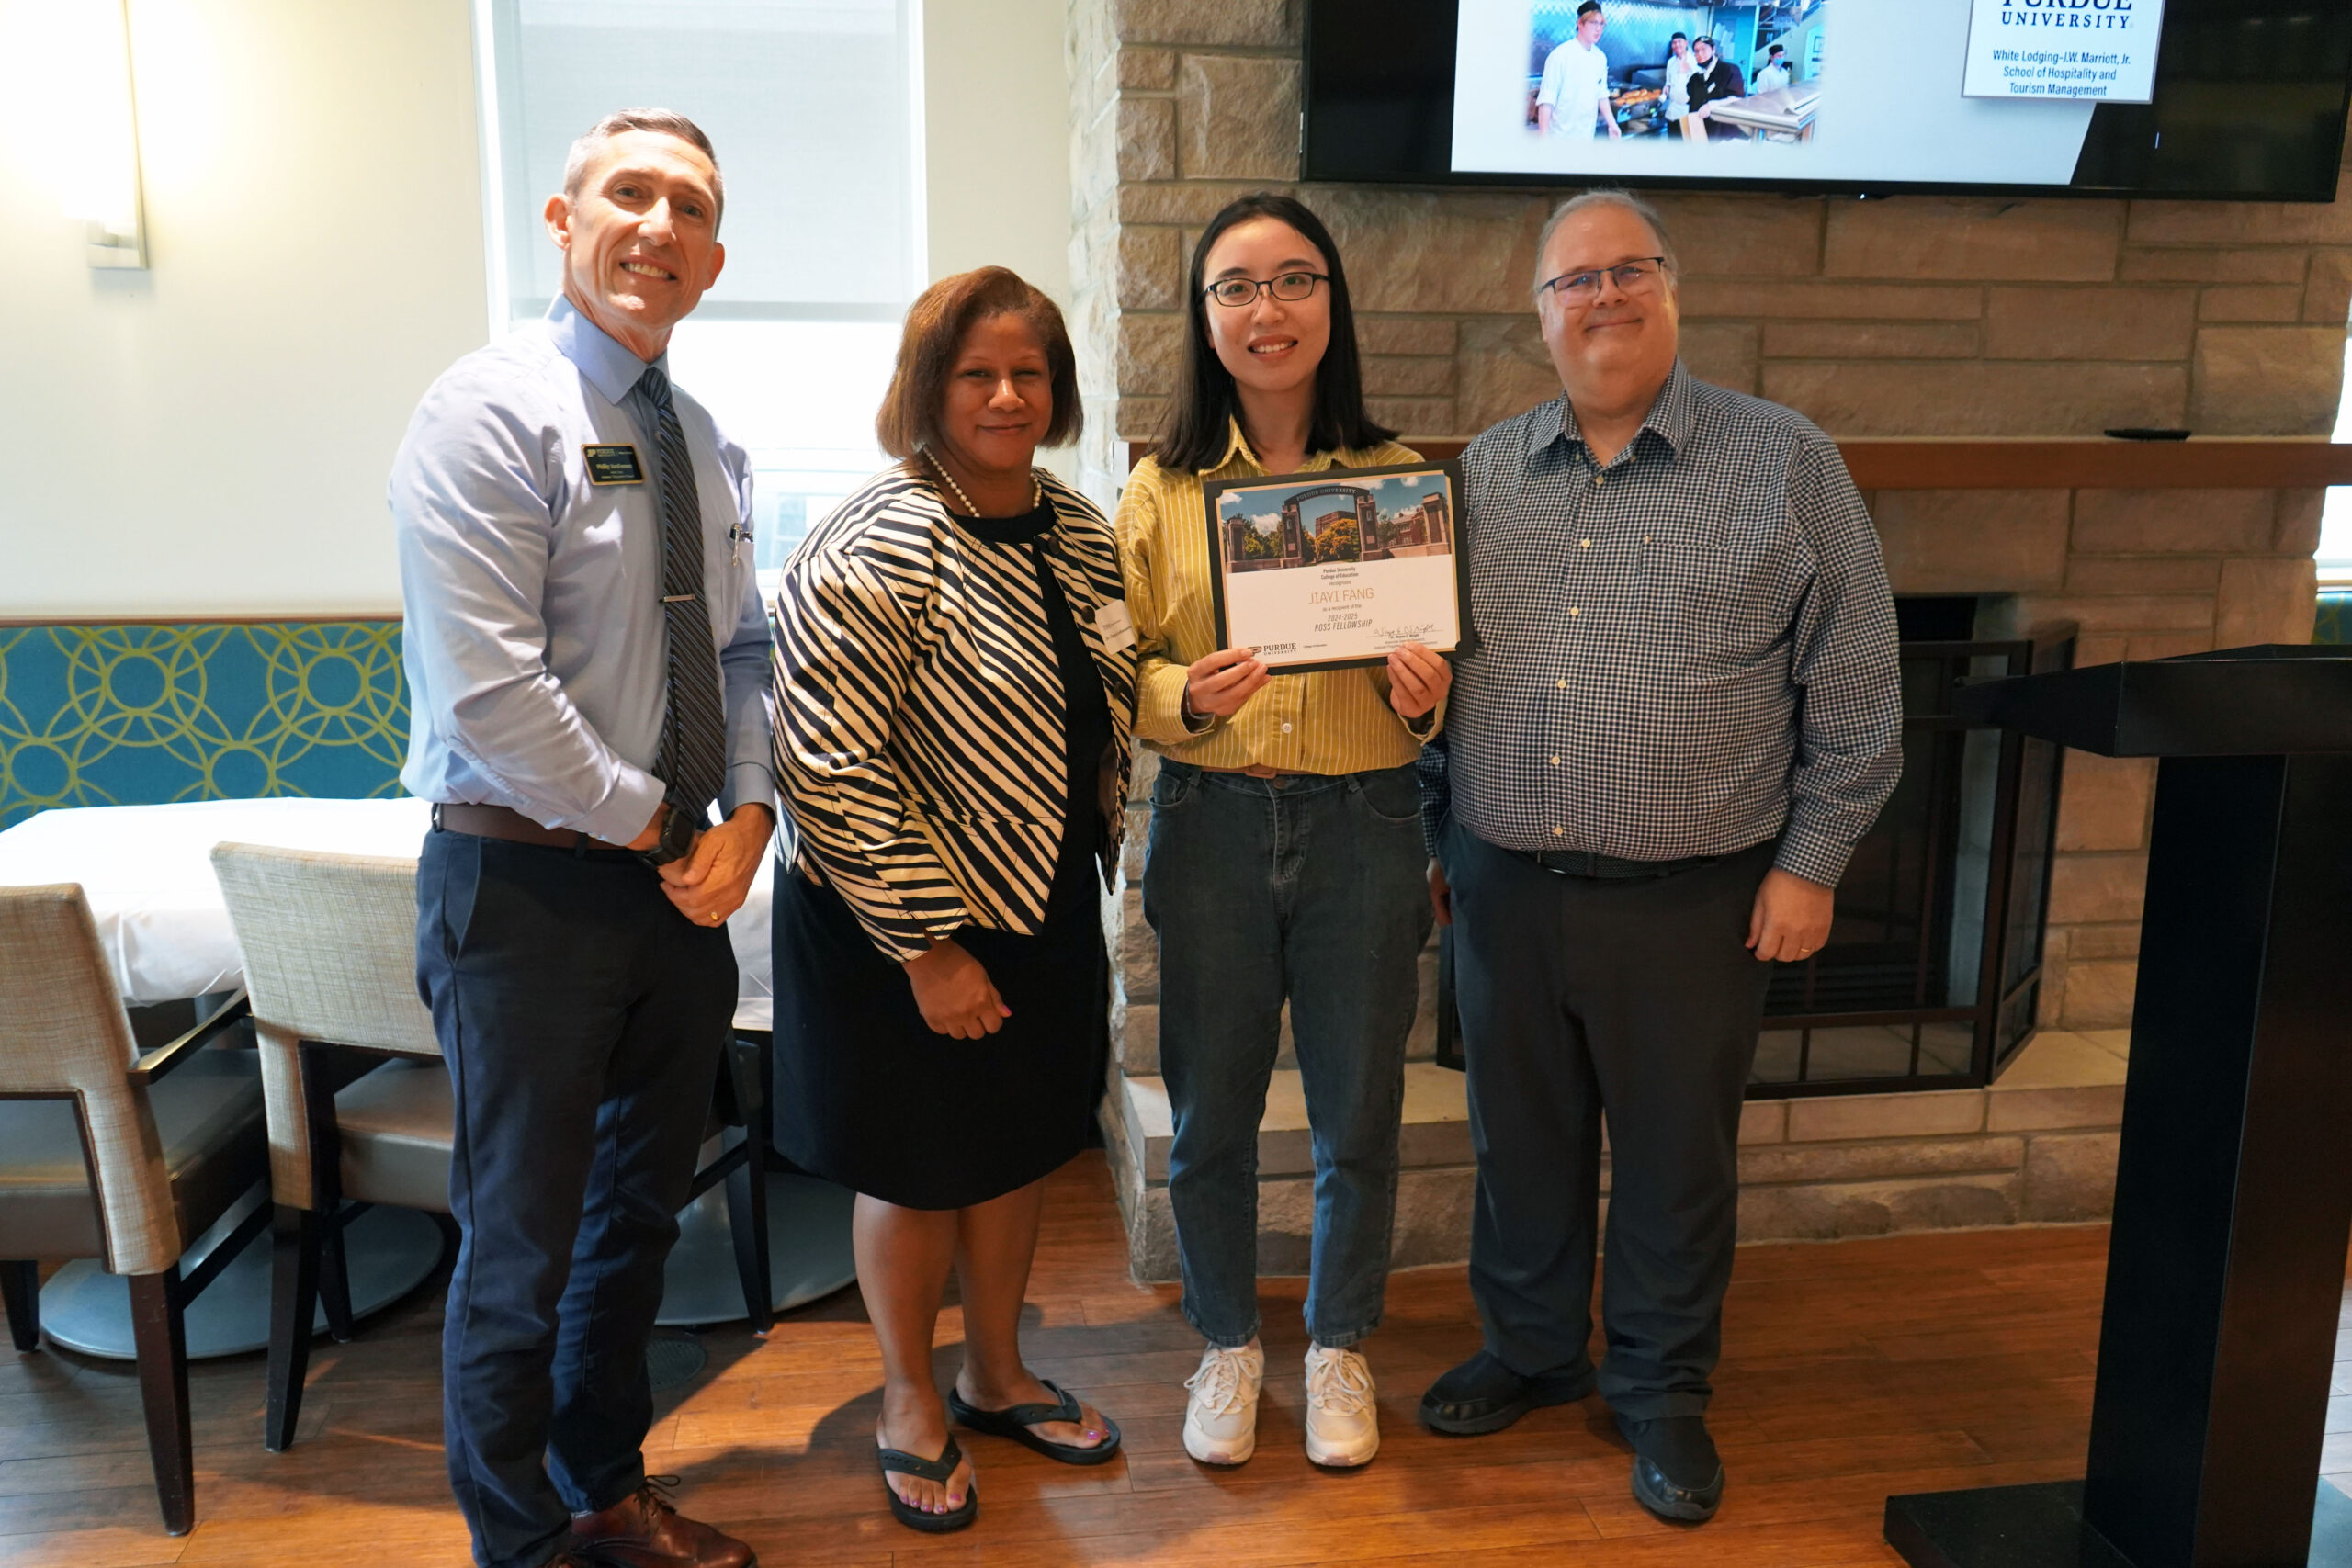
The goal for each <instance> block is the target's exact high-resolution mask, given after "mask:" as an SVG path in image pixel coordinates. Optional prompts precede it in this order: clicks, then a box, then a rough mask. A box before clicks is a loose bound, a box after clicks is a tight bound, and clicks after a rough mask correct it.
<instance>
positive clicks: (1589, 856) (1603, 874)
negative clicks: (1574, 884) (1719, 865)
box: [1511, 850, 1724, 882]
mask: <svg viewBox="0 0 2352 1568" xmlns="http://www.w3.org/2000/svg"><path fill="white" fill-rule="evenodd" d="M1511 853H1512V854H1515V855H1517V856H1518V857H1519V858H1520V859H1521V860H1523V861H1531V862H1532V863H1535V864H1536V865H1539V866H1541V867H1543V868H1544V870H1545V871H1548V872H1550V873H1551V874H1553V875H1555V876H1580V877H1584V878H1587V879H1588V880H1590V881H1594V882H1633V881H1637V880H1640V879H1641V878H1644V877H1657V876H1672V875H1674V874H1677V873H1679V872H1685V871H1695V870H1697V869H1698V868H1699V867H1701V866H1702V865H1713V864H1714V863H1715V862H1717V861H1719V860H1721V859H1723V858H1724V857H1723V856H1721V855H1690V856H1687V857H1685V858H1684V859H1681V860H1620V859H1618V858H1617V857H1616V856H1615V855H1604V854H1596V853H1594V852H1592V851H1590V850H1513V851H1511Z"/></svg>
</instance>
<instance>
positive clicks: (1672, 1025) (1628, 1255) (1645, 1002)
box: [1440, 822, 1773, 1420]
mask: <svg viewBox="0 0 2352 1568" xmlns="http://www.w3.org/2000/svg"><path fill="white" fill-rule="evenodd" d="M1440 847H1441V851H1442V853H1441V859H1442V862H1443V863H1444V866H1445V873H1446V880H1447V881H1448V883H1449V884H1450V885H1451V886H1452V888H1453V919H1454V928H1453V944H1454V945H1453V964H1454V971H1453V972H1454V990H1455V995H1456V997H1457V998H1459V1006H1460V1009H1461V1014H1462V1030H1463V1040H1464V1054H1465V1055H1466V1056H1467V1057H1468V1061H1469V1069H1470V1072H1469V1077H1470V1082H1469V1094H1470V1136H1471V1142H1472V1145H1473V1147H1474V1148H1475V1149H1476V1154H1477V1160H1478V1187H1477V1205H1476V1213H1475V1214H1474V1216H1473V1219H1472V1224H1471V1233H1470V1289H1471V1292H1472V1294H1473V1295H1474V1296H1475V1297H1476V1300H1477V1303H1478V1311H1479V1314H1480V1315H1481V1316H1482V1318H1483V1319H1484V1320H1485V1324H1486V1335H1487V1349H1488V1350H1490V1351H1492V1352H1493V1353H1494V1354H1495V1356H1496V1357H1497V1358H1498V1359H1500V1360H1501V1361H1502V1362H1503V1363H1504V1364H1505V1365H1506V1366H1509V1367H1510V1368H1511V1369H1512V1370H1513V1371H1517V1372H1520V1373H1522V1374H1524V1375H1529V1376H1532V1375H1534V1374H1536V1373H1539V1372H1545V1371H1571V1372H1574V1371H1583V1370H1585V1369H1586V1368H1588V1367H1589V1366H1590V1365H1591V1361H1590V1359H1589V1349H1588V1347H1589V1341H1590V1339H1591V1337H1592V1276H1593V1262H1594V1250H1595V1245H1594V1244H1595V1232H1596V1231H1597V1229H1598V1218H1599V1214H1598V1209H1599V1201H1600V1153H1601V1147H1600V1122H1601V1116H1602V1113H1603V1112H1604V1111H1605V1112H1606V1113H1607V1115H1608V1119H1609V1135H1610V1153H1611V1182H1610V1194H1609V1236H1608V1247H1607V1254H1606V1262H1607V1269H1606V1273H1605V1276H1604V1282H1603V1286H1602V1295H1601V1321H1602V1324H1603V1326H1604V1329H1605V1331H1606V1333H1607V1337H1608V1348H1607V1354H1606V1355H1605V1356H1604V1357H1603V1359H1602V1360H1601V1364H1600V1371H1599V1383H1600V1392H1601V1393H1602V1394H1603V1395H1604V1396H1605V1397H1606V1398H1607V1399H1608V1401H1609V1403H1610V1404H1611V1406H1612V1407H1613V1408H1614V1409H1616V1410H1617V1411H1618V1412H1619V1413H1620V1414H1621V1415H1623V1416H1627V1417H1629V1418H1632V1419H1634V1420H1648V1419H1652V1418H1655V1417H1657V1416H1695V1415H1699V1414H1701V1413H1702V1412H1703V1411H1704V1410H1705V1409H1706V1407H1707V1401H1708V1398H1709V1396H1710V1395H1711V1394H1712V1393H1713V1388H1712V1386H1711V1384H1710V1382H1709V1381H1708V1380H1709V1378H1710V1376H1711V1375H1712V1374H1713V1371H1714V1366H1715V1360H1716V1358H1717V1356H1718V1354H1719V1352H1720V1349H1721V1346H1722V1340H1723V1302H1724V1290H1725V1288H1726V1287H1727V1286H1728V1285H1729V1284H1730V1282H1731V1265H1732V1249H1733V1245H1734V1243H1735V1242H1736V1239H1737V1232H1738V1204H1739V1164H1738V1142H1739V1112H1740V1101H1741V1096H1742V1093H1743V1091H1744V1090H1745V1089H1746V1087H1747V1075H1748V1069H1749V1067H1750V1066H1752V1065H1753V1063H1754V1060H1755V1056H1756V1039H1757V1033H1758V1029H1759V1028H1760V1026H1761V1023H1762V1019H1763V1012H1764V991H1765V986H1766V983H1767V980H1768V978H1769V976H1768V970H1769V969H1770V965H1768V964H1759V963H1758V962H1757V960H1756V957H1755V955H1754V954H1753V953H1750V952H1749V951H1748V950H1747V946H1746V945H1745V944H1746V942H1747V921H1748V915H1749V911H1750V909H1751V908H1752V907H1753V906H1754V903H1755V898H1756V889H1757V886H1758V884H1759V883H1760V882H1761V881H1762V880H1763V877H1764V874H1765V872H1767V871H1768V870H1770V868H1771V863H1772V852H1773V846H1772V844H1771V843H1770V842H1767V843H1763V844H1759V845H1757V846H1755V847H1754V848H1751V849H1748V850H1745V851H1742V852H1739V853H1738V854H1735V855H1728V856H1725V857H1724V858H1723V859H1722V860H1719V861H1715V862H1713V863H1710V864H1706V865H1702V866H1699V867H1695V868H1692V869H1690V870H1686V871H1682V872H1679V873H1677V874H1673V875H1668V876H1659V877H1642V878H1630V879H1600V878H1585V877H1574V876H1560V875H1556V874H1553V873H1551V872H1549V871H1545V870H1544V869H1543V868H1542V867H1540V866H1538V865H1536V864H1534V863H1532V862H1531V861H1529V860H1526V859H1524V858H1522V857H1521V856H1519V855H1515V854H1513V853H1511V852H1509V851H1506V850H1501V849H1498V848H1496V847H1495V846H1494V845H1492V844H1490V843H1487V841H1486V840H1482V839H1480V838H1478V837H1477V836H1476V834H1474V833H1472V832H1470V831H1469V830H1468V829H1464V828H1463V827H1462V826H1461V825H1460V824H1458V823H1453V822H1449V823H1448V824H1447V826H1446V829H1445V836H1444V839H1443V840H1442V844H1441V846H1440Z"/></svg>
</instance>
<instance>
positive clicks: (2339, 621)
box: [2312, 593, 2352, 644]
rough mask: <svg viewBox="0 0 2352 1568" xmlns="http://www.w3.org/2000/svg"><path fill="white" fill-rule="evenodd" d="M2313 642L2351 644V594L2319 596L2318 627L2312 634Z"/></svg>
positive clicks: (2324, 594)
mask: <svg viewBox="0 0 2352 1568" xmlns="http://www.w3.org/2000/svg"><path fill="white" fill-rule="evenodd" d="M2312 641H2313V642H2332V643H2338V644H2342V643H2347V642H2352V593H2323V594H2321V595H2320V596H2319V626H2318V628H2317V629H2316V630H2314V631H2313V632H2312Z"/></svg>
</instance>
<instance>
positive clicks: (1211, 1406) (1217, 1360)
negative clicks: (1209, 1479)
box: [1184, 1339, 1266, 1464]
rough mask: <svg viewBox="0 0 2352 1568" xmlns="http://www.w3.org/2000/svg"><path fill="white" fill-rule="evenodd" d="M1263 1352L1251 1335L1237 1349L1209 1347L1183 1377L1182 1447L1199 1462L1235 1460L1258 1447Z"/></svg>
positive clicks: (1217, 1462)
mask: <svg viewBox="0 0 2352 1568" xmlns="http://www.w3.org/2000/svg"><path fill="white" fill-rule="evenodd" d="M1265 1376H1266V1352H1265V1351H1264V1350H1262V1349H1261V1348H1259V1345H1258V1342H1257V1341H1256V1340H1254V1339H1252V1340H1251V1341H1250V1343H1249V1344H1247V1345H1244V1346H1243V1347H1242V1348H1240V1349H1238V1350H1224V1349H1219V1348H1217V1347H1216V1346H1215V1345H1212V1346H1210V1347H1209V1348H1207V1349H1205V1350H1204V1351H1202V1352H1201V1366H1200V1370H1199V1371H1196V1372H1194V1373H1193V1375H1192V1376H1191V1377H1188V1378H1186V1379H1185V1380H1184V1386H1185V1387H1186V1388H1189V1389H1191V1390H1192V1391H1193V1397H1192V1398H1191V1399H1189V1400H1187V1401H1186V1402H1185V1404H1184V1451H1185V1452H1186V1453H1188V1454H1191V1455H1192V1456H1193V1458H1194V1459H1196V1460H1199V1461H1201V1462H1202V1463H1203V1464H1239V1463H1241V1462H1242V1461H1244V1460H1247V1459H1248V1458H1249V1457H1250V1455H1251V1454H1253V1453H1256V1452H1257V1451H1258V1385H1259V1384H1260V1383H1261V1382H1264V1381H1265Z"/></svg>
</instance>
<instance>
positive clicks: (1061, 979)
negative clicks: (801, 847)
mask: <svg viewBox="0 0 2352 1568" xmlns="http://www.w3.org/2000/svg"><path fill="white" fill-rule="evenodd" d="M1091 860H1092V857H1091V855H1089V856H1087V857H1086V860H1085V863H1087V864H1088V865H1089V866H1090V868H1091ZM1065 880H1066V879H1065V878H1064V877H1062V876H1057V877H1056V879H1055V882H1056V886H1055V888H1054V897H1053V898H1052V900H1051V901H1050V902H1049V903H1048V905H1047V906H1046V917H1045V921H1044V925H1043V927H1042V929H1040V930H1039V931H1038V932H1037V934H1036V935H1035V936H1017V935H1014V934H1012V932H1009V931H983V930H979V929H977V928H970V927H967V928H966V929H965V930H963V931H957V932H956V942H957V943H958V944H960V945H961V946H962V947H963V948H964V949H965V951H967V952H968V953H971V955H972V956H973V957H975V958H977V959H978V960H979V961H980V963H981V964H982V965H983V966H984V967H986V969H987V970H988V972H989V979H990V980H992V981H993V982H995V985H996V988H997V994H998V995H999V996H1001V997H1002V998H1004V1005H1005V1006H1006V1007H1008V1008H1010V1009H1011V1010H1012V1016H1011V1017H1009V1018H1007V1019H1006V1020H1005V1021H1004V1027H1003V1028H1001V1029H1000V1030H998V1031H997V1032H995V1033H994V1034H991V1035H989V1036H987V1037H985V1038H984V1039H980V1040H957V1039H956V1038H954V1037H952V1036H950V1035H945V1034H934V1033H933V1032H932V1031H931V1028H930V1026H929V1025H927V1024H925V1023H924V1022H923V1021H922V1011H921V1010H919V1009H918V1008H917V1007H916V1006H915V998H914V988H913V987H911V986H910V985H908V983H907V976H906V974H905V972H904V971H903V970H901V969H900V968H899V965H898V964H896V963H894V962H892V961H891V960H889V959H888V958H885V957H884V956H883V955H882V954H881V953H878V952H876V950H875V947H874V944H873V943H872V942H870V941H868V940H867V938H866V935H865V930H864V928H863V927H861V926H859V924H858V923H857V919H856V917H855V916H854V915H853V914H852V913H851V912H850V908H849V906H848V905H847V904H846V903H844V902H843V901H842V897H841V895H839V894H838V893H835V892H834V891H832V889H831V888H829V887H820V886H816V885H815V884H813V883H811V882H810V881H809V879H808V878H806V877H804V876H802V875H800V874H798V873H797V872H795V871H793V870H791V869H790V868H789V867H787V866H783V865H779V866H778V867H777V868H776V874H775V1060H776V1084H775V1093H776V1116H775V1126H776V1135H777V1141H778V1146H779V1147H780V1148H781V1149H782V1150H783V1152H784V1155H785V1156H786V1158H787V1159H790V1160H791V1161H792V1162H793V1163H794V1164H796V1165H798V1166H800V1167H801V1168H803V1169H806V1170H809V1171H811V1172H813V1173H815V1174H816V1175H819V1176H821V1177H823V1178H825V1179H827V1180H829V1181H834V1182H838V1183H840V1184H841V1185H842V1186H843V1187H847V1188H849V1189H851V1190H853V1191H857V1192H863V1193H865V1194H866V1195H867V1196H869V1197H874V1198H879V1199H882V1200H883V1201H886V1202H890V1203H897V1204H899V1205H901V1206H902V1207H905V1208H910V1209H960V1208H964V1207H967V1205H970V1204H973V1203H983V1202H986V1201H989V1199H991V1198H999V1197H1002V1196H1003V1195H1004V1194H1005V1193H1007V1192H1011V1191H1012V1190H1015V1189H1016V1188H1020V1187H1025V1186H1027V1185H1028V1184H1029V1183H1030V1182H1032V1181H1035V1180H1036V1179H1039V1178H1040V1177H1043V1176H1046V1175H1047V1174H1048V1173H1050V1172H1052V1171H1053V1170H1055V1169H1057V1168H1059V1167H1060V1166H1061V1165H1063V1164H1064V1163H1065V1162H1067V1161H1068V1160H1069V1158H1070V1157H1071V1156H1074V1155H1076V1154H1077V1153H1078V1152H1079V1151H1080V1149H1082V1148H1084V1147H1085V1146H1086V1145H1087V1143H1088V1131H1089V1123H1090V1122H1091V1118H1092V1116H1093V1111H1094V1105H1095V1100H1096V1096H1097V1094H1098V1092H1099V1090H1100V1089H1101V1086H1102V1083H1103V1066H1104V1060H1105V1055H1104V1054H1105V1052H1106V1050H1107V1048H1108V1043H1109V1027H1108V1017H1107V1008H1108V1001H1109V985H1108V982H1109V976H1108V974H1107V971H1106V967H1105V964H1106V960H1105V957H1104V954H1103V923H1102V915H1101V912H1100V908H1099V906H1098V904H1097V902H1096V899H1095V898H1094V897H1091V886H1089V883H1091V875H1090V876H1089V877H1088V878H1087V879H1086V881H1081V882H1079V883H1078V884H1077V886H1076V888H1075V889H1074V890H1072V889H1068V888H1065V887H1064V886H1062V884H1063V883H1064V881H1065Z"/></svg>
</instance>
